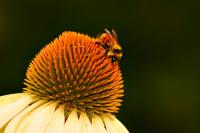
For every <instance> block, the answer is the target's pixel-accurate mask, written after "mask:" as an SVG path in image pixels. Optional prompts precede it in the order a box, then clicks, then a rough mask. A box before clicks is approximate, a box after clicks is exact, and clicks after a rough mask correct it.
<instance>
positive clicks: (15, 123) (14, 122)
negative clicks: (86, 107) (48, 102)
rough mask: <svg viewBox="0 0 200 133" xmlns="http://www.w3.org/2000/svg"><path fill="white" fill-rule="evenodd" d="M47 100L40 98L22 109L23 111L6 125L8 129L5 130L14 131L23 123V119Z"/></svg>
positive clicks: (5, 132) (7, 132)
mask: <svg viewBox="0 0 200 133" xmlns="http://www.w3.org/2000/svg"><path fill="white" fill-rule="evenodd" d="M44 102H45V101H44V100H40V101H38V102H35V103H33V104H32V105H30V106H29V107H27V108H26V109H25V110H24V111H22V112H21V113H19V114H18V115H17V116H16V117H14V118H13V119H12V120H11V121H10V122H9V123H8V125H7V126H6V129H5V131H4V133H14V132H15V131H16V130H17V128H18V126H19V125H20V124H21V122H22V121H23V119H25V118H26V117H27V116H28V115H30V113H31V112H32V111H33V110H34V109H36V108H38V106H41V104H43V103H44Z"/></svg>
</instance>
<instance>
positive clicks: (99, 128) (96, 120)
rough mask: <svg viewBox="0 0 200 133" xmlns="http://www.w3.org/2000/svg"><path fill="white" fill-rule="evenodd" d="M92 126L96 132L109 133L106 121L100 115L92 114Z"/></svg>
mask: <svg viewBox="0 0 200 133" xmlns="http://www.w3.org/2000/svg"><path fill="white" fill-rule="evenodd" d="M92 128H93V131H95V133H107V131H106V129H105V126H104V123H103V121H102V119H101V117H99V116H98V115H94V116H92Z"/></svg>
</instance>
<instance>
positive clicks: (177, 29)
mask: <svg viewBox="0 0 200 133" xmlns="http://www.w3.org/2000/svg"><path fill="white" fill-rule="evenodd" d="M198 8H199V4H198V3H194V2H193V1H189V2H186V1H182V0H161V1H159V0H151V1H148V0H132V1H131V0H130V1H125V0H123V1H114V0H113V1H108V0H99V1H95V0H81V1H74V0H70V1H68V0H57V1H50V0H43V1H42V0H34V1H33V0H32V1H28V0H26V1H25V0H24V1H22V0H0V74H1V75H0V94H1V95H3V94H9V93H14V92H21V90H22V88H23V79H24V77H25V73H26V68H27V67H28V65H29V62H30V61H31V59H32V58H33V57H34V56H35V54H36V53H38V52H39V50H40V49H41V48H42V47H43V46H45V44H47V43H49V42H50V41H52V40H53V39H54V38H55V37H57V36H58V35H59V34H60V33H62V32H63V31H65V30H73V31H78V32H82V33H86V34H88V35H90V36H96V35H97V34H98V33H101V32H103V30H104V28H105V27H106V28H108V29H112V28H113V29H115V30H116V32H117V33H118V38H119V42H120V43H121V45H122V47H123V53H124V56H123V59H122V61H121V63H120V66H121V69H122V71H123V77H124V80H125V96H124V98H123V100H124V102H123V105H122V107H121V110H120V112H119V113H118V114H117V117H118V118H119V119H120V120H121V121H122V123H123V124H124V125H126V127H127V128H128V129H129V131H130V132H135V133H197V132H200V129H199V128H200V126H199V125H200V123H199V121H200V115H199V112H200V106H199V104H200V97H199V94H200V91H199V89H200V82H199V79H200V78H199V76H200V71H199V66H200V61H199V59H200V52H199V48H200V47H199V45H200V43H199V29H198V24H199V20H198V18H199V17H198V16H199V11H198Z"/></svg>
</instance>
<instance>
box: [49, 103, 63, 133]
mask: <svg viewBox="0 0 200 133" xmlns="http://www.w3.org/2000/svg"><path fill="white" fill-rule="evenodd" d="M64 124H65V116H64V107H63V106H60V107H59V108H58V109H57V110H56V111H55V112H54V114H53V117H52V119H51V121H50V122H49V124H48V126H47V128H46V131H45V132H46V133H56V132H57V133H64Z"/></svg>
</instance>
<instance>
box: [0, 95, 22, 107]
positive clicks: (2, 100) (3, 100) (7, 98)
mask: <svg viewBox="0 0 200 133" xmlns="http://www.w3.org/2000/svg"><path fill="white" fill-rule="evenodd" d="M24 95H25V94H24V93H14V94H9V95H3V96H0V108H1V106H3V105H5V104H7V103H10V102H13V101H15V100H16V99H18V98H20V97H21V96H24Z"/></svg>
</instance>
